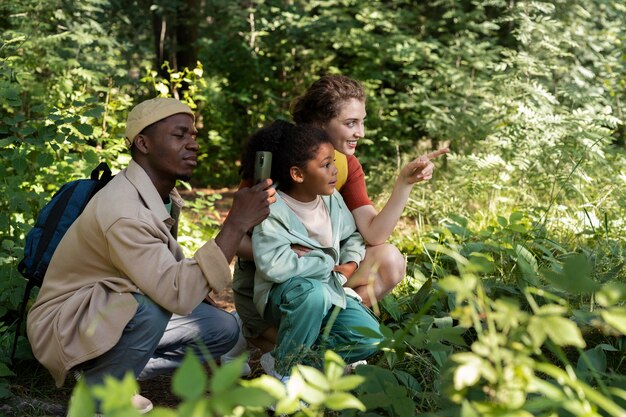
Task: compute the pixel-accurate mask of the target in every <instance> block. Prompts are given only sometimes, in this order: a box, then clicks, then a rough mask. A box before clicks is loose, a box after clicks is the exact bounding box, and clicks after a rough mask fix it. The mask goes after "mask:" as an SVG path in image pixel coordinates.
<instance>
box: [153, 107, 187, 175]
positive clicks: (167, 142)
mask: <svg viewBox="0 0 626 417" xmlns="http://www.w3.org/2000/svg"><path fill="white" fill-rule="evenodd" d="M197 133H198V131H197V130H196V128H195V126H194V123H193V118H192V117H191V116H190V115H188V114H185V113H179V114H175V115H173V116H170V117H166V118H165V119H163V120H160V121H159V122H157V123H156V124H155V126H153V127H152V128H151V129H149V131H148V132H146V133H145V136H146V137H147V143H148V146H149V154H148V158H149V163H150V168H151V171H152V173H153V174H155V175H157V176H158V177H159V178H160V179H162V180H173V181H176V180H183V181H189V179H190V178H191V174H192V173H193V170H194V168H195V167H196V165H197V164H198V163H197V159H196V155H197V152H198V143H197V142H196V134H197Z"/></svg>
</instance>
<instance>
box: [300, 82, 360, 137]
mask: <svg viewBox="0 0 626 417" xmlns="http://www.w3.org/2000/svg"><path fill="white" fill-rule="evenodd" d="M352 98H355V99H357V100H359V101H362V102H363V103H365V101H366V94H365V88H363V85H361V83H359V82H358V81H356V80H353V79H352V78H349V77H346V76H345V75H325V76H323V77H322V78H320V79H319V80H317V81H315V82H314V83H313V84H311V85H310V86H309V88H308V89H307V90H306V92H305V93H304V95H302V96H300V97H298V98H296V99H295V100H294V101H293V102H292V103H291V108H290V111H291V116H292V117H293V120H294V122H296V123H297V124H301V123H312V124H316V125H319V124H324V123H326V122H328V121H329V120H331V119H333V118H334V117H337V116H339V113H340V112H341V107H342V106H343V104H344V103H345V102H346V101H348V100H350V99H352Z"/></svg>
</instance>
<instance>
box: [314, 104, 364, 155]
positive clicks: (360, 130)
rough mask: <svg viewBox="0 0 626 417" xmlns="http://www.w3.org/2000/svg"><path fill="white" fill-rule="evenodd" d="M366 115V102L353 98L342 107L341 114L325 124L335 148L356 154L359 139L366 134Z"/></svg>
mask: <svg viewBox="0 0 626 417" xmlns="http://www.w3.org/2000/svg"><path fill="white" fill-rule="evenodd" d="M365 116H366V113H365V103H364V102H362V101H360V100H357V99H356V98H351V99H349V100H348V101H346V102H345V103H344V105H343V106H342V107H341V111H340V112H339V115H338V116H337V117H335V118H333V119H331V120H330V121H329V122H328V123H326V124H325V125H324V126H323V128H324V130H325V131H326V133H328V135H329V136H330V139H331V140H332V142H333V145H335V149H337V150H338V151H339V152H341V153H343V154H345V155H354V150H355V149H356V143H357V141H358V140H359V139H361V138H363V137H364V136H365Z"/></svg>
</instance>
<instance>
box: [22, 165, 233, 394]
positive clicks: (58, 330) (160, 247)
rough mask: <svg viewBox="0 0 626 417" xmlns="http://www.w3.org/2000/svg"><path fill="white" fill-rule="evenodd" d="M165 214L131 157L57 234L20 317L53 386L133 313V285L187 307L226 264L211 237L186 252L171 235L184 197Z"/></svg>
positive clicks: (112, 339) (109, 343)
mask: <svg viewBox="0 0 626 417" xmlns="http://www.w3.org/2000/svg"><path fill="white" fill-rule="evenodd" d="M170 198H171V199H172V202H173V204H172V216H170V215H169V213H168V212H167V210H166V209H165V206H164V204H163V201H162V200H161V198H160V196H159V194H158V192H157V190H156V188H155V187H154V185H153V184H152V182H151V180H150V178H149V177H148V175H147V174H146V172H145V171H144V170H143V168H141V167H140V166H139V165H138V164H137V163H135V162H134V161H131V163H130V164H129V166H128V168H126V169H125V170H123V171H122V172H120V173H119V174H118V175H116V176H115V178H113V180H111V182H110V183H109V184H108V185H107V186H106V187H105V188H103V189H102V190H101V191H100V192H99V193H98V194H96V196H95V197H94V198H92V200H91V201H90V202H89V204H88V205H87V207H86V208H85V211H84V212H83V214H81V215H80V217H79V218H78V219H77V220H76V221H75V222H74V224H72V226H71V227H70V228H69V230H68V231H67V233H66V234H65V236H64V237H63V239H62V240H61V242H60V244H59V246H58V248H57V250H56V252H55V253H54V256H53V257H52V261H51V262H50V266H49V268H48V271H47V273H46V276H45V278H44V281H43V286H42V287H41V290H40V292H39V296H38V297H37V300H36V302H35V304H34V305H33V307H32V308H31V310H30V312H29V314H28V318H27V332H28V338H29V340H30V343H31V345H32V348H33V353H34V354H35V357H36V358H37V359H38V360H39V361H40V362H41V363H42V364H43V365H44V366H45V367H46V368H48V370H49V371H50V373H51V374H52V376H53V377H54V379H55V381H56V384H57V386H62V385H63V382H64V381H65V376H66V374H67V372H68V371H69V370H70V369H72V368H73V367H75V366H76V365H78V364H80V363H83V362H85V361H87V360H89V359H93V358H95V357H98V356H100V355H102V354H103V353H105V352H107V351H108V350H109V349H111V348H112V347H113V346H115V344H116V343H117V341H118V340H119V338H120V336H121V334H122V331H123V330H124V327H125V326H126V324H127V323H128V322H129V321H130V320H131V318H132V317H133V316H134V314H135V311H136V309H137V303H136V301H135V299H134V297H133V296H132V293H140V294H145V295H147V296H148V297H150V298H151V299H152V300H153V301H154V302H156V303H157V304H159V305H160V306H162V307H163V308H165V309H166V310H168V311H170V312H172V313H176V314H180V315H185V314H189V313H190V312H191V311H192V310H193V309H194V308H195V307H196V306H197V305H198V304H199V303H200V302H202V300H203V299H204V297H205V296H206V295H207V294H208V293H209V292H210V291H211V290H215V291H221V290H223V289H224V288H225V287H226V285H227V284H228V283H229V282H230V280H231V272H230V268H229V265H228V263H227V262H226V259H225V258H224V255H223V254H222V252H221V250H220V249H219V247H218V246H217V245H216V244H215V241H213V240H211V241H209V242H207V243H206V244H205V245H204V246H202V247H201V248H200V249H199V250H198V251H197V252H196V253H195V254H194V256H193V258H190V259H186V258H185V257H184V256H183V252H182V250H181V248H180V246H179V245H178V243H177V242H176V230H177V227H178V224H177V219H178V215H179V213H180V208H181V207H182V205H183V201H182V199H181V198H180V195H179V194H178V193H177V192H176V190H175V189H174V190H172V192H171V193H170Z"/></svg>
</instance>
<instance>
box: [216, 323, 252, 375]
mask: <svg viewBox="0 0 626 417" xmlns="http://www.w3.org/2000/svg"><path fill="white" fill-rule="evenodd" d="M231 314H232V315H233V316H234V317H235V320H237V325H238V326H239V338H238V339H237V343H235V346H233V347H232V349H231V350H229V351H228V352H226V353H224V354H223V355H222V356H220V362H221V363H222V364H224V363H228V362H232V361H233V360H234V359H235V358H236V357H237V356H239V355H241V354H242V353H244V352H245V351H246V350H248V341H247V340H246V338H245V337H244V336H243V322H242V321H241V318H240V317H239V314H237V312H236V311H234V312H233V313H231ZM251 373H252V370H251V369H250V365H249V364H248V363H247V362H246V363H244V364H243V368H242V369H241V376H248V375H250V374H251Z"/></svg>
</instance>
